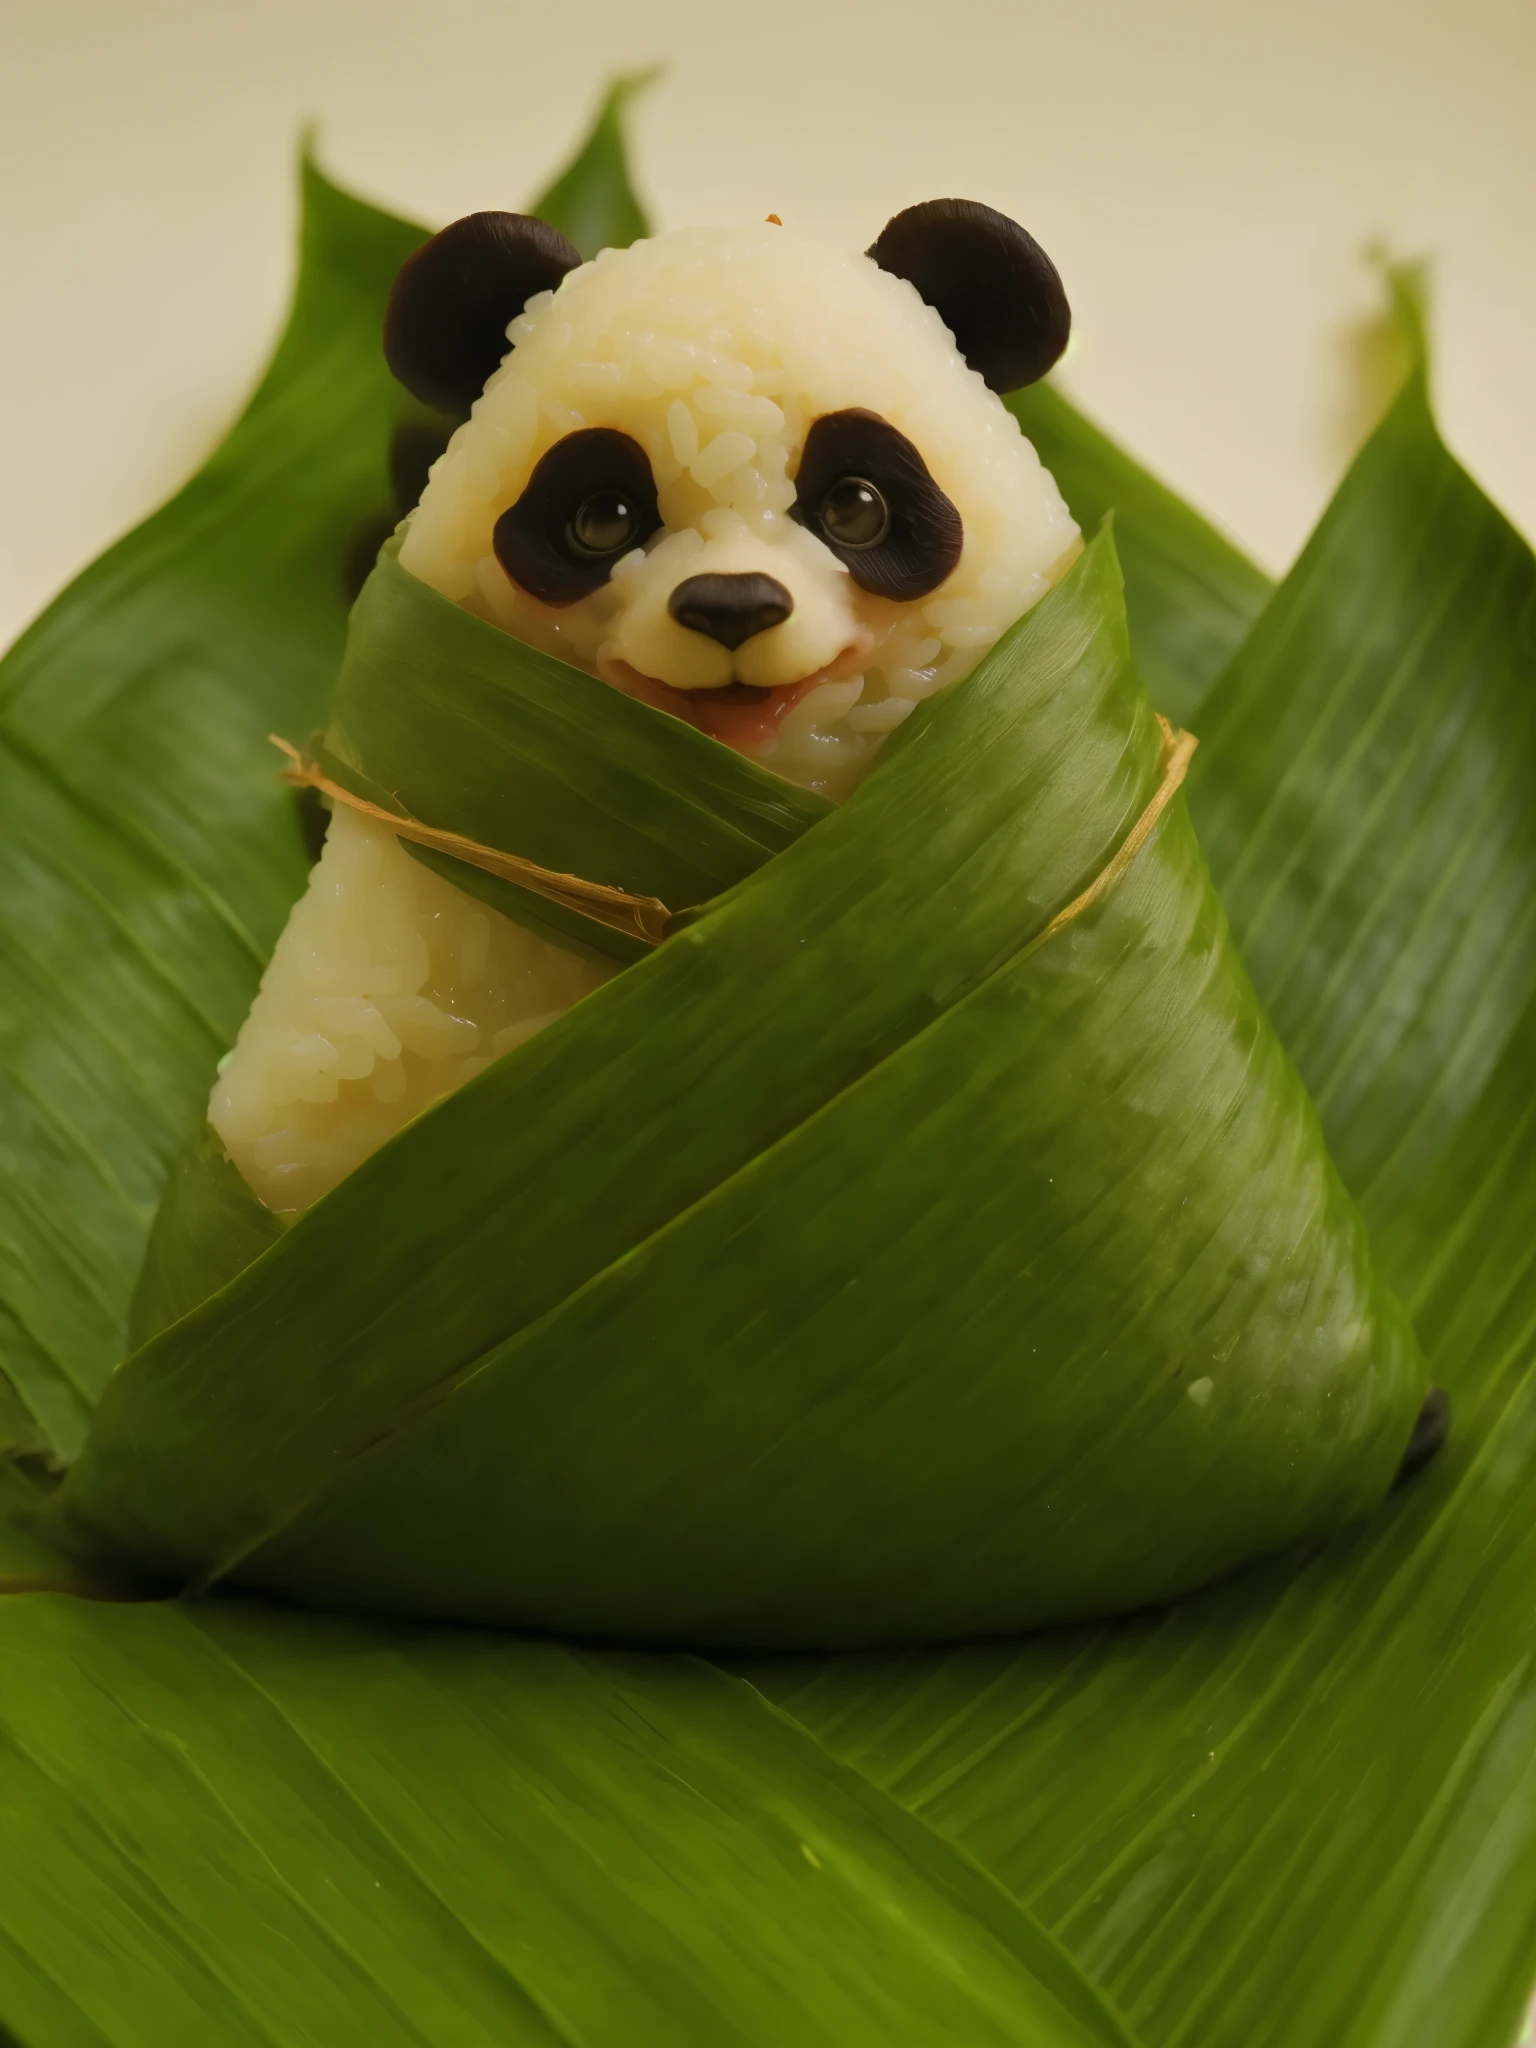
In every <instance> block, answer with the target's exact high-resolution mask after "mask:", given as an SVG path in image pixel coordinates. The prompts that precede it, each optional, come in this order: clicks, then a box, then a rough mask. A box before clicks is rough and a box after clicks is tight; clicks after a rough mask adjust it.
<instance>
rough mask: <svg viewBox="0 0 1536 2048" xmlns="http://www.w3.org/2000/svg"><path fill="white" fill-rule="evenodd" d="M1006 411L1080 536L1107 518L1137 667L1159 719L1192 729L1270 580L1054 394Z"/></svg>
mask: <svg viewBox="0 0 1536 2048" xmlns="http://www.w3.org/2000/svg"><path fill="white" fill-rule="evenodd" d="M1006 403H1007V406H1008V410H1009V411H1010V412H1011V413H1012V414H1013V416H1014V418H1015V419H1016V420H1017V421H1018V423H1019V425H1020V426H1021V427H1022V428H1023V429H1024V432H1025V433H1026V434H1027V435H1028V436H1029V439H1030V440H1031V441H1032V442H1033V443H1034V446H1035V449H1036V451H1037V452H1038V454H1039V457H1040V460H1041V461H1042V462H1043V463H1044V464H1045V466H1046V468H1047V469H1048V470H1049V471H1050V472H1051V474H1052V476H1054V477H1055V479H1056V481H1057V483H1058V484H1059V485H1060V487H1061V493H1062V496H1063V497H1064V498H1065V499H1066V501H1067V504H1068V505H1069V506H1070V507H1071V510H1072V516H1073V518H1074V519H1076V521H1077V523H1078V525H1079V526H1081V527H1082V529H1083V531H1084V532H1085V533H1092V532H1093V531H1094V530H1095V528H1096V527H1097V526H1098V525H1099V523H1100V521H1101V520H1103V519H1104V518H1105V516H1106V515H1107V514H1109V513H1111V512H1112V513H1113V514H1114V517H1115V534H1116V538H1117V540H1118V543H1119V548H1120V560H1121V564H1122V566H1123V568H1124V571H1125V609H1126V612H1127V614H1128V615H1129V618H1130V622H1131V639H1132V642H1133V644H1134V646H1135V648H1136V660H1137V665H1138V666H1139V668H1140V669H1141V673H1142V677H1143V679H1144V680H1145V682H1146V685H1147V688H1148V690H1149V691H1150V692H1151V695H1152V701H1153V703H1154V704H1155V705H1156V706H1157V708H1158V710H1159V711H1161V712H1162V713H1163V715H1164V716H1165V717H1166V718H1171V719H1172V720H1173V722H1174V723H1175V724H1176V725H1194V724H1195V723H1196V720H1197V714H1198V713H1199V710H1200V706H1201V702H1202V700H1203V698H1204V696H1205V693H1206V691H1207V690H1208V689H1209V687H1210V685H1211V684H1212V683H1213V682H1215V680H1216V678H1217V676H1218V675H1220V673H1221V671H1222V670H1223V668H1225V666H1226V664H1227V662H1228V661H1229V660H1230V659H1231V657H1232V655H1233V654H1234V653H1235V652H1236V650H1237V648H1238V646H1239V645H1240V644H1241V642H1242V639H1243V636H1244V635H1245V634H1246V633H1247V631H1248V628H1249V627H1250V626H1251V625H1252V624H1253V622H1254V620H1255V619H1256V618H1257V617H1258V614H1259V612H1260V611H1261V610H1262V609H1263V606H1264V602H1265V600H1266V598H1267V597H1268V596H1269V592H1270V588H1271V585H1270V581H1269V578H1268V577H1267V576H1266V575H1265V574H1264V572H1263V571H1262V570H1261V569H1259V568H1258V567H1257V566H1256V565H1255V564H1254V563H1252V562H1250V561H1249V560H1248V558H1247V557H1246V556H1245V555H1243V554H1241V553H1239V551H1238V550H1237V549H1236V548H1235V547H1233V546H1232V544H1231V542H1230V541H1228V540H1225V539H1223V537H1222V536H1221V535H1220V534H1219V533H1217V532H1216V530H1215V528H1214V527H1212V526H1210V525H1208V524H1207V523H1206V521H1205V520H1204V519H1202V518H1201V517H1200V515H1199V513H1198V512H1196V511H1195V510H1194V509H1193V508H1192V507H1191V506H1189V505H1186V504H1185V503H1184V501H1183V499H1182V498H1179V497H1176V496H1175V495H1174V493H1173V492H1172V491H1170V490H1169V489H1168V487H1167V485H1166V484H1162V483H1159V482H1158V480H1157V478H1156V477H1154V476H1151V475H1149V474H1148V472H1147V471H1146V470H1144V469H1143V468H1142V467H1141V465H1140V464H1139V463H1138V462H1134V461H1133V460H1132V459H1131V457H1130V456H1128V455H1127V454H1126V453H1125V452H1124V450H1123V449H1121V448H1117V447H1116V446H1115V444H1114V442H1113V441H1111V440H1110V439H1109V437H1108V435H1106V434H1104V433H1103V432H1101V430H1100V429H1099V428H1098V427H1096V426H1094V424H1093V423H1092V421H1090V420H1088V419H1085V418H1084V416H1083V415H1082V413H1080V412H1079V411H1078V410H1077V409H1076V407H1075V406H1073V405H1071V404H1069V403H1068V401H1067V400H1066V399H1065V398H1064V397H1063V396H1062V394H1061V392H1060V391H1059V390H1058V389H1057V388H1056V386H1055V385H1054V384H1050V383H1043V384H1032V385H1030V386H1029V387H1028V389H1027V390H1024V391H1015V392H1014V393H1013V394H1012V395H1011V397H1009V398H1008V400H1007V401H1006Z"/></svg>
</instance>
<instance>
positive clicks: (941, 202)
mask: <svg viewBox="0 0 1536 2048" xmlns="http://www.w3.org/2000/svg"><path fill="white" fill-rule="evenodd" d="M868 253H869V255H870V256H872V257H873V258H874V260H875V262H876V263H878V264H879V266H880V268H881V269H882V270H889V271H890V272H891V273H892V275H893V276H895V277H904V278H905V279H906V280H907V282H908V284H911V285H915V286H916V288H917V290H918V292H919V293H920V294H921V296H922V297H923V298H925V299H926V300H927V302H928V304H929V305H930V306H932V308H933V309H934V311H935V312H936V313H937V314H938V316H939V318H940V319H941V320H942V321H943V322H944V325H945V326H946V327H947V328H948V329H949V331H950V333H951V334H953V335H954V337H955V340H956V342H957V344H958V345H959V349H960V353H961V355H963V356H964V357H965V360H966V361H967V362H968V363H969V364H970V366H971V368H972V369H973V370H977V371H979V372H980V373H981V375H982V376H983V377H985V378H986V380H987V382H988V383H989V384H990V385H991V386H992V389H993V390H994V391H1017V390H1018V389H1019V387H1020V385H1023V384H1033V383H1034V382H1035V381H1036V380H1037V378H1040V377H1043V376H1044V375H1045V373H1046V371H1047V370H1048V369H1050V367H1051V365H1052V364H1053V363H1054V362H1055V361H1056V360H1057V358H1058V357H1059V356H1060V354H1061V352H1062V350H1063V349H1064V348H1065V347H1066V345H1067V336H1068V334H1069V333H1070V332H1071V330H1072V309H1071V307H1070V306H1069V305H1068V304H1067V295H1066V292H1065V291H1064V290H1063V289H1062V283H1061V279H1060V278H1059V277H1058V276H1057V274H1056V266H1055V264H1054V263H1052V261H1051V259H1050V257H1049V256H1047V255H1046V253H1045V251H1044V250H1043V249H1042V248H1041V246H1040V244H1039V243H1038V242H1037V241H1036V240H1035V238H1034V236H1033V235H1027V234H1026V233H1025V232H1024V230H1023V228H1021V227H1020V226H1019V224H1018V223H1017V221H1011V220H1009V219H1008V217H1007V215H1006V214H1002V213H995V212H994V211H993V209H992V208H991V207H990V206H980V205H978V204H977V202H976V201H975V200H974V199H930V200H928V201H927V202H926V204H924V205H922V206H909V207H908V208H907V210H906V212H905V213H898V214H897V216H896V218H895V219H894V220H892V221H888V222H887V223H886V225H885V227H884V228H883V229H882V230H881V233H880V237H879V239H878V240H877V241H876V242H875V244H874V246H873V247H872V248H871V249H870V250H869V252H868Z"/></svg>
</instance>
